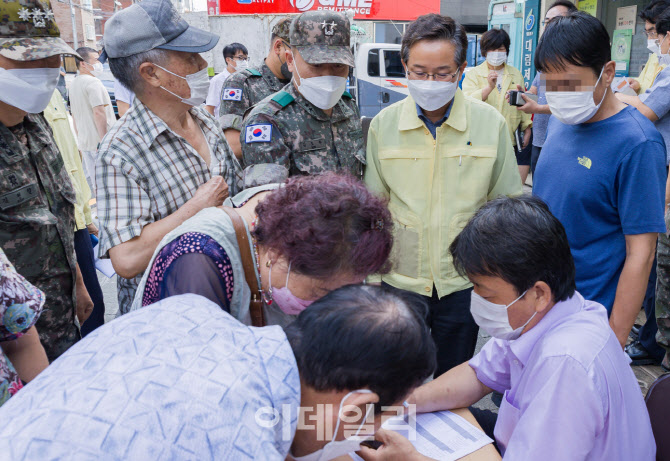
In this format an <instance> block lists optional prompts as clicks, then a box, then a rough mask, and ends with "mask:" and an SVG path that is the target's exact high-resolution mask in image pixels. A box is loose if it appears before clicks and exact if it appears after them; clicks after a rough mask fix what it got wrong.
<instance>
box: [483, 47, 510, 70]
mask: <svg viewBox="0 0 670 461" xmlns="http://www.w3.org/2000/svg"><path fill="white" fill-rule="evenodd" d="M505 61H507V53H505V52H504V51H489V52H488V53H486V62H488V63H489V64H491V65H492V66H493V67H498V66H499V65H500V64H504V63H505Z"/></svg>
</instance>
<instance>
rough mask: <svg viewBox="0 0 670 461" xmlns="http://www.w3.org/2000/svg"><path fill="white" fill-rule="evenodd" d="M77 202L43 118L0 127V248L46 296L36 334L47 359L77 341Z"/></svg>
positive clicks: (32, 116)
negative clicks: (75, 238)
mask: <svg viewBox="0 0 670 461" xmlns="http://www.w3.org/2000/svg"><path fill="white" fill-rule="evenodd" d="M26 141H27V143H26ZM76 201H77V199H76V195H75V192H74V188H73V187H72V183H71V182H70V177H69V176H68V172H67V169H66V168H65V167H64V162H63V157H62V156H61V155H60V152H59V151H58V148H57V147H56V143H55V141H54V139H53V134H52V132H51V128H49V125H48V124H47V121H46V120H45V119H44V116H43V115H42V114H36V115H27V116H26V117H25V118H24V121H23V123H21V124H19V125H17V126H15V127H11V128H7V127H6V126H5V125H3V124H1V123H0V246H2V248H3V250H4V251H5V254H6V255H7V258H8V259H9V260H10V261H11V262H12V264H14V266H15V267H16V270H17V272H18V273H19V274H21V275H22V276H24V277H25V278H26V280H28V282H30V283H32V284H33V285H35V286H36V287H37V288H38V289H40V290H42V291H43V292H44V294H45V295H46V303H45V305H44V311H43V312H42V316H41V317H40V319H39V320H38V322H37V330H38V332H39V334H40V340H41V341H42V345H43V346H44V349H45V350H46V352H47V356H48V358H49V360H54V359H55V358H56V357H58V356H59V355H60V354H62V353H63V352H65V350H67V348H68V347H70V346H71V345H72V344H74V343H75V342H76V341H77V340H78V338H79V331H78V327H77V324H76V323H75V314H76V310H75V295H74V290H75V276H76V258H75V253H74V228H75V218H74V205H75V203H76Z"/></svg>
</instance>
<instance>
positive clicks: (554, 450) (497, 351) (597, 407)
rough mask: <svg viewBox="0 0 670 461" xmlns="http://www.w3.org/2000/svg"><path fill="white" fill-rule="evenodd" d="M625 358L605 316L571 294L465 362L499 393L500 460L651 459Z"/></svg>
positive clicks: (647, 427) (647, 429)
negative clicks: (509, 338)
mask: <svg viewBox="0 0 670 461" xmlns="http://www.w3.org/2000/svg"><path fill="white" fill-rule="evenodd" d="M629 363H630V359H629V358H628V356H627V355H626V354H625V353H624V352H623V350H622V349H621V345H620V344H619V341H618V340H617V338H616V336H615V335H614V332H613V331H612V329H611V328H610V326H609V321H608V319H607V311H606V310H605V308H604V307H603V306H602V305H600V304H598V303H595V302H592V301H586V300H584V298H583V297H582V296H581V295H580V294H579V293H575V294H574V295H573V296H572V297H571V298H570V299H568V300H566V301H563V302H559V303H557V304H556V305H554V306H553V307H552V308H551V310H550V311H549V312H548V313H547V314H546V315H545V316H544V318H542V319H541V320H540V322H539V323H538V324H537V325H535V326H534V327H533V328H531V329H530V330H529V331H528V332H526V333H524V334H523V335H522V336H521V337H519V339H517V340H515V341H504V340H500V339H492V340H490V341H489V342H488V343H487V344H486V345H484V347H483V348H482V350H481V352H480V353H479V354H477V355H476V356H475V357H474V358H473V359H472V360H470V366H471V367H472V368H473V369H474V370H475V372H476V373H477V378H478V379H479V381H481V382H482V383H483V384H484V385H486V386H488V387H490V388H491V389H494V390H496V391H498V392H504V397H503V400H502V404H501V405H500V411H499V413H498V421H497V423H496V427H495V432H494V434H495V437H496V440H497V442H498V446H499V447H500V448H501V450H502V452H503V454H504V459H505V460H506V461H507V460H509V461H514V460H524V461H525V460H531V459H533V460H536V459H541V460H543V461H553V460H556V461H565V460H584V459H588V460H590V461H599V460H601V461H618V460H620V461H629V460H633V459H634V460H639V461H652V460H654V459H655V456H654V454H655V452H656V449H655V443H654V436H653V434H652V431H651V424H650V422H649V414H648V413H647V408H646V406H645V404H644V401H643V399H642V394H641V392H640V387H639V386H638V383H637V379H636V378H635V375H634V374H633V371H632V370H631V368H630V365H629Z"/></svg>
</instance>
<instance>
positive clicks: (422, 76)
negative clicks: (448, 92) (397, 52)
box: [407, 70, 458, 82]
mask: <svg viewBox="0 0 670 461" xmlns="http://www.w3.org/2000/svg"><path fill="white" fill-rule="evenodd" d="M410 74H411V75H414V77H416V80H428V78H429V77H433V80H436V81H438V82H451V81H452V80H453V79H454V78H455V77H456V75H458V72H454V73H453V74H429V73H427V72H415V71H413V70H408V71H407V78H409V75H410Z"/></svg>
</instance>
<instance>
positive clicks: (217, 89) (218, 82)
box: [205, 69, 230, 117]
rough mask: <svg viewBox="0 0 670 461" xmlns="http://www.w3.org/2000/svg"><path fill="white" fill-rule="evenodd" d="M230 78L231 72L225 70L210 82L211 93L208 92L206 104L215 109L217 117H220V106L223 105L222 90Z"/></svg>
mask: <svg viewBox="0 0 670 461" xmlns="http://www.w3.org/2000/svg"><path fill="white" fill-rule="evenodd" d="M228 77H230V72H228V69H223V72H221V73H220V74H218V75H215V76H214V77H212V79H211V80H210V81H209V91H208V92H207V100H206V101H205V104H206V105H208V106H212V107H214V116H215V117H218V114H219V106H220V105H221V89H222V88H223V83H224V82H225V81H226V79H227V78H228Z"/></svg>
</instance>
